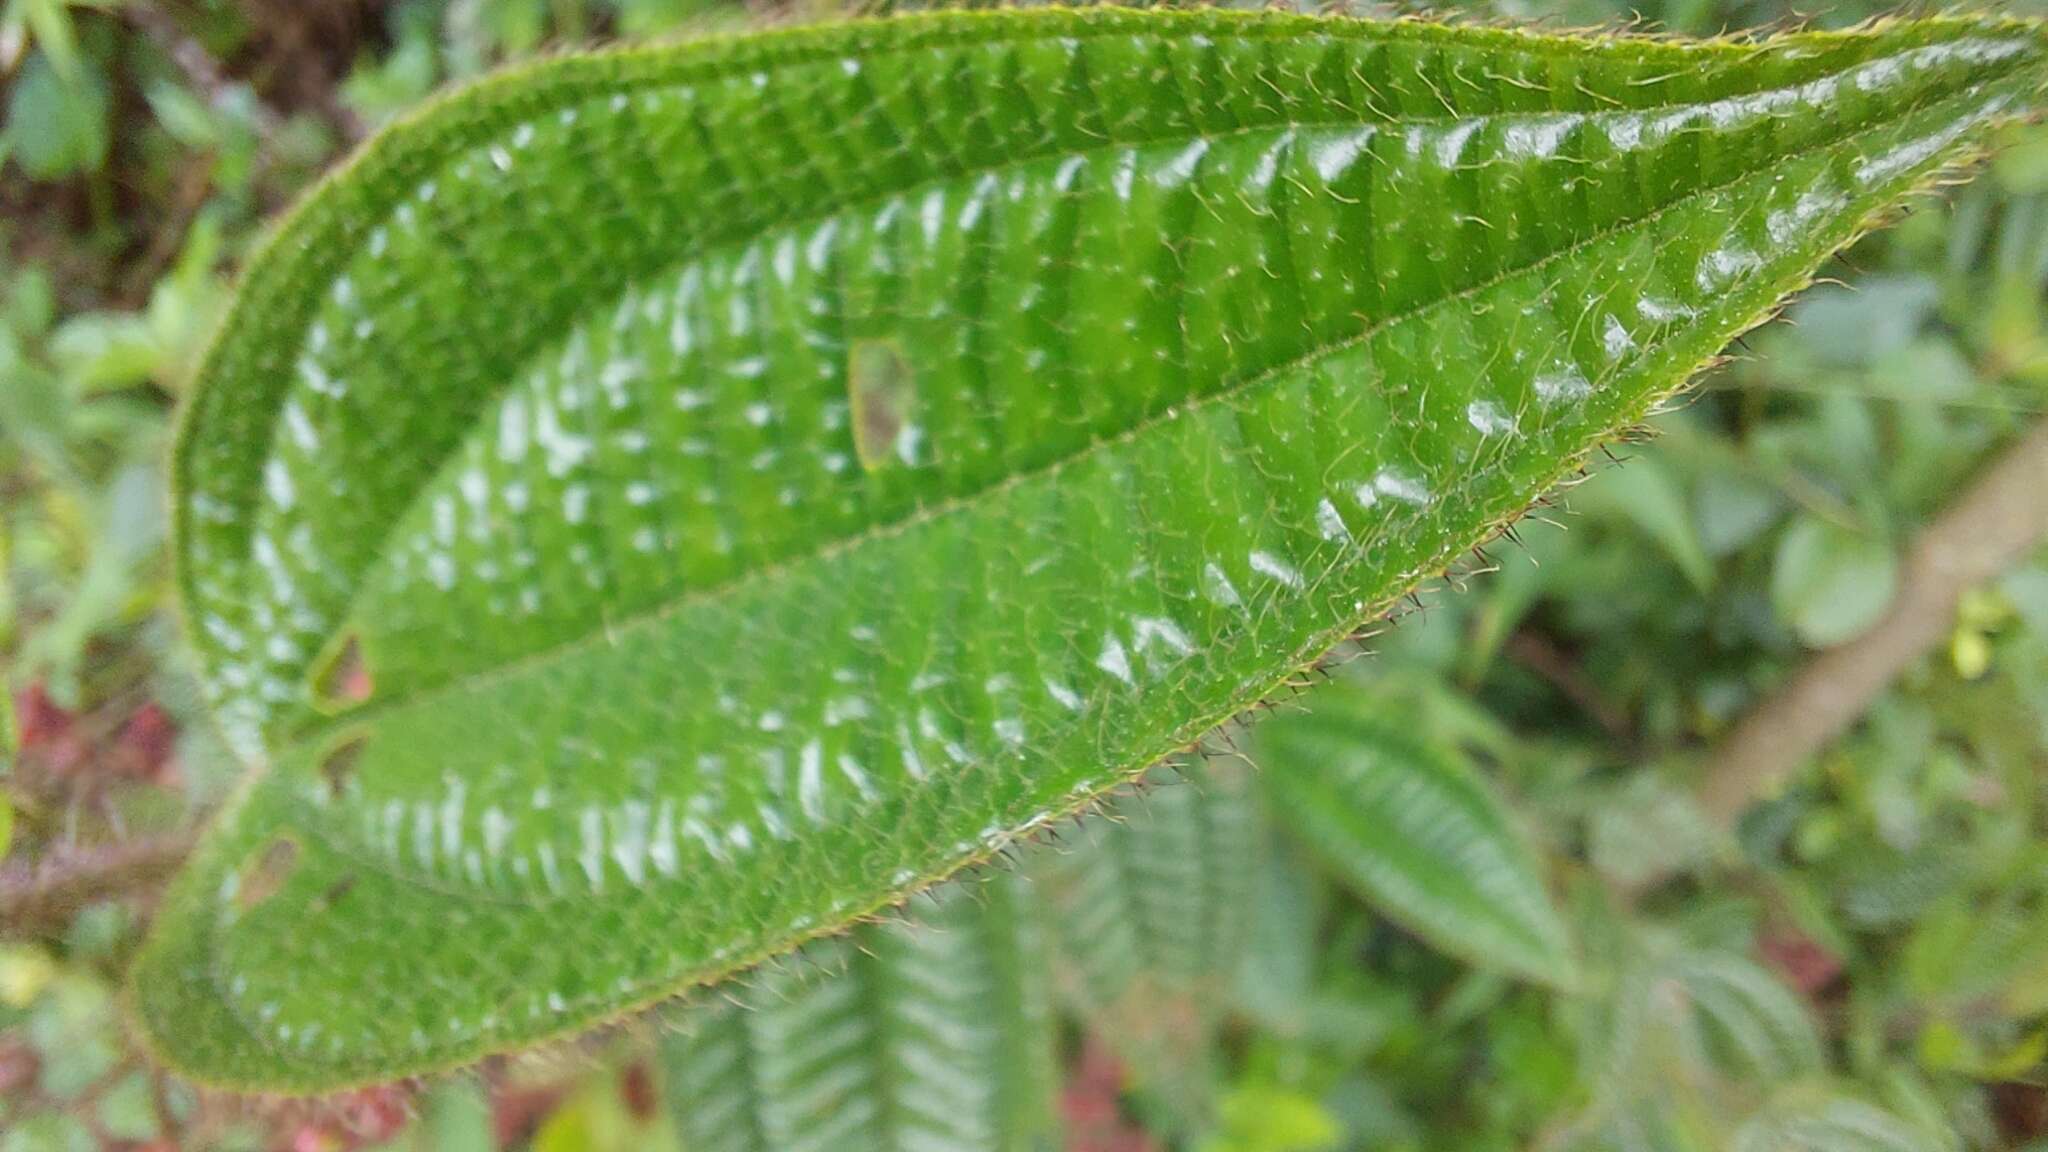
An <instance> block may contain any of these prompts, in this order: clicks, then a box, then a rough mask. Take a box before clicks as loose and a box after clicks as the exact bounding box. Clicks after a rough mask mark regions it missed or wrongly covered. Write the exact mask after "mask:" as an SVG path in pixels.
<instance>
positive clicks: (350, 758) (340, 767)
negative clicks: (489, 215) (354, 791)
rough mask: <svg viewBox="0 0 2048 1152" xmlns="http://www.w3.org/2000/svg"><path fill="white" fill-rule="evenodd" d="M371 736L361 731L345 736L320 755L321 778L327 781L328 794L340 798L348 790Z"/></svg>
mask: <svg viewBox="0 0 2048 1152" xmlns="http://www.w3.org/2000/svg"><path fill="white" fill-rule="evenodd" d="M369 742H370V738H369V737H368V736H365V735H362V734H360V733H358V734H356V735H353V736H344V737H343V738H341V739H340V740H338V741H336V742H335V744H334V746H333V747H331V748H329V749H328V750H327V751H326V753H325V754H323V755H322V756H321V757H320V778H321V779H322V780H325V781H327V794H328V795H329V796H331V797H335V798H337V799H338V798H339V797H340V796H341V794H342V793H343V792H346V791H347V790H348V783H349V781H350V780H353V779H355V775H356V763H357V762H358V761H360V760H361V759H362V758H363V748H364V747H365V746H366V745H368V744H369Z"/></svg>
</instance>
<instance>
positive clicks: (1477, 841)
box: [1257, 697, 1573, 985]
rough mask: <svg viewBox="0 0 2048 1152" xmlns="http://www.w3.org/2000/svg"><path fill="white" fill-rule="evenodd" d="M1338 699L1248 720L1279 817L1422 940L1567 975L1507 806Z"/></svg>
mask: <svg viewBox="0 0 2048 1152" xmlns="http://www.w3.org/2000/svg"><path fill="white" fill-rule="evenodd" d="M1344 703H1347V701H1344V700H1343V698H1342V697H1335V698H1334V699H1331V700H1329V701H1328V702H1327V703H1326V705H1325V706H1324V707H1320V708H1318V709H1317V710H1315V711H1314V712H1311V713H1307V714H1299V715H1288V716H1275V717H1272V718H1270V719H1268V720H1267V721H1266V722H1264V723H1263V724H1261V725H1260V726H1259V727H1258V729H1257V739H1258V745H1257V747H1258V758H1259V764H1260V766H1261V767H1263V768H1264V769H1265V770H1266V774H1265V779H1266V781H1267V784H1268V787H1269V789H1270V790H1271V792H1272V794H1273V797H1274V807H1275V810H1276V812H1277V814H1278V815H1279V817H1280V818H1281V820H1282V821H1283V822H1285V823H1286V824H1288V825H1289V826H1290V827H1292V828H1293V829H1294V830H1295V831H1296V832H1297V833H1298V834H1299V835H1300V836H1301V838H1302V839H1303V840H1304V841H1305V842H1306V843H1307V844H1308V845H1309V846H1310V847H1311V848H1313V849H1314V850H1315V851H1316V852H1317V853H1318V854H1319V855H1321V856H1323V857H1324V858H1326V859H1327V860H1328V861H1329V862H1330V863H1331V865H1332V866H1333V867H1334V868H1335V869H1336V872H1337V875H1338V876H1339V877H1341V878H1342V879H1344V880H1345V881H1347V882H1349V883H1350V884H1351V885H1353V886H1354V887H1356V888H1357V889H1358V890H1359V891H1360V892H1361V893H1362V894H1363V895H1364V896H1365V897H1366V898H1367V899H1369V900H1370V901H1371V902H1372V903H1373V906H1374V907H1375V908H1376V909H1378V910H1379V911H1381V912H1383V913H1385V914H1386V915H1387V916H1388V917H1390V918H1391V919H1393V920H1395V921H1396V922H1398V923H1400V924H1401V925H1402V926H1404V927H1406V928H1408V929H1409V930H1410V931H1412V932H1414V933H1415V934H1416V935H1418V936H1420V937H1422V938H1423V939H1424V940H1427V941H1428V942H1429V943H1430V944H1432V945H1434V946H1436V947H1438V948H1441V949H1443V950H1444V951H1446V952H1449V953H1452V954H1453V955H1456V956H1458V957H1460V958H1462V959H1464V960H1467V961H1469V962H1471V963H1473V964H1475V965H1477V966H1479V967H1482V968H1487V969H1491V970H1495V971H1502V972H1510V973H1514V974H1516V975H1520V976H1525V977H1529V978H1531V979H1535V980H1540V981H1544V982H1546V983H1550V984H1556V985H1568V984H1570V983H1572V982H1573V961H1572V955H1571V942H1570V940H1569V937H1568V935H1567V933H1566V931H1565V927H1564V921H1563V920H1562V918H1560V917H1559V915H1558V913H1557V910H1556V909H1555V908H1554V907H1552V905H1551V902H1550V894H1549V892H1548V891H1547V890H1546V889H1545V886H1544V876H1543V866H1542V862H1541V861H1540V860H1539V859H1538V858H1537V856H1536V854H1535V853H1534V852H1532V851H1531V850H1530V849H1529V847H1528V846H1527V845H1526V844H1525V843H1524V842H1523V840H1522V838H1521V836H1520V834H1519V833H1518V831H1517V830H1516V829H1515V827H1514V824H1513V819H1512V817H1511V816H1510V814H1509V813H1508V810H1507V806H1506V805H1505V804H1503V803H1502V802H1501V801H1500V799H1499V798H1498V797H1497V796H1495V795H1494V794H1493V791H1492V790H1491V789H1490V788H1489V787H1488V786H1487V784H1486V782H1485V781H1484V780H1483V779H1481V778H1480V777H1479V776H1478V774H1477V773H1475V772H1473V771H1472V770H1471V768H1469V767H1468V766H1466V765H1465V764H1464V763H1462V762H1461V761H1460V760H1459V759H1458V758H1457V755H1456V753H1455V752H1454V751H1452V750H1449V749H1444V748H1437V747H1433V746H1430V745H1426V744H1423V743H1421V742H1419V741H1416V740H1414V739H1411V738H1409V737H1407V736H1403V735H1401V734H1400V733H1399V732H1397V731H1396V730H1395V729H1394V728H1393V727H1392V724H1391V722H1390V721H1388V720H1385V719H1380V718H1369V717H1367V716H1366V715H1364V714H1362V713H1361V712H1360V711H1359V710H1358V709H1356V708H1355V707H1352V708H1347V707H1343V706H1342V705H1343V704H1344Z"/></svg>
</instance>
